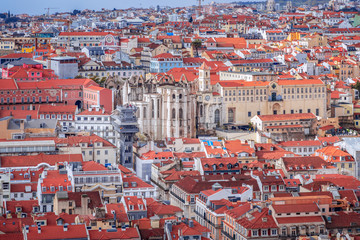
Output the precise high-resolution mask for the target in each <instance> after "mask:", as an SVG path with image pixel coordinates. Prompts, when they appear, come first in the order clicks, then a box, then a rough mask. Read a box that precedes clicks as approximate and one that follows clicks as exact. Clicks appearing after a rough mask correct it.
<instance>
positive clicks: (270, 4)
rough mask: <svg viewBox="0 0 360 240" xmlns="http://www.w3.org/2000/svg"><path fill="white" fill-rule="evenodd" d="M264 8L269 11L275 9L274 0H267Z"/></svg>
mask: <svg viewBox="0 0 360 240" xmlns="http://www.w3.org/2000/svg"><path fill="white" fill-rule="evenodd" d="M266 10H267V11H269V12H274V11H275V0H267V3H266Z"/></svg>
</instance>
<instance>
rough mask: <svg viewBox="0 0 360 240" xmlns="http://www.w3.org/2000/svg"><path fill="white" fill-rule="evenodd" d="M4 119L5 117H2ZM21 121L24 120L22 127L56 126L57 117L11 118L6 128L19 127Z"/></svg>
mask: <svg viewBox="0 0 360 240" xmlns="http://www.w3.org/2000/svg"><path fill="white" fill-rule="evenodd" d="M3 119H5V118H3ZM21 121H24V128H25V129H27V128H54V129H55V128H56V125H57V122H58V120H57V119H32V120H29V121H26V120H22V119H11V120H10V121H9V124H8V129H20V125H21Z"/></svg>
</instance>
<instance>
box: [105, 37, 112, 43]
mask: <svg viewBox="0 0 360 240" xmlns="http://www.w3.org/2000/svg"><path fill="white" fill-rule="evenodd" d="M105 41H106V42H107V43H112V42H113V38H112V36H106V37H105Z"/></svg>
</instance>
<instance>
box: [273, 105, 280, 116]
mask: <svg viewBox="0 0 360 240" xmlns="http://www.w3.org/2000/svg"><path fill="white" fill-rule="evenodd" d="M280 109H281V107H280V104H278V103H275V104H274V105H273V114H274V115H276V114H279V113H280Z"/></svg>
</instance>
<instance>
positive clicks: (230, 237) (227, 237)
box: [221, 230, 235, 240]
mask: <svg viewBox="0 0 360 240" xmlns="http://www.w3.org/2000/svg"><path fill="white" fill-rule="evenodd" d="M221 234H222V235H224V236H225V237H226V239H230V240H235V234H234V235H233V236H230V235H229V234H228V233H227V232H225V231H223V230H221Z"/></svg>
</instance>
